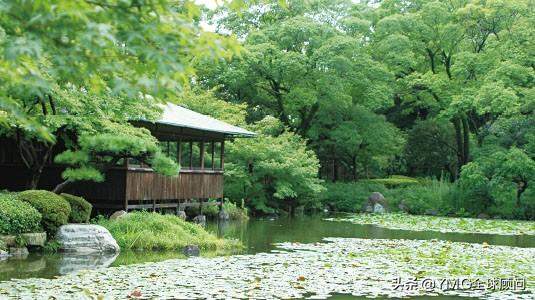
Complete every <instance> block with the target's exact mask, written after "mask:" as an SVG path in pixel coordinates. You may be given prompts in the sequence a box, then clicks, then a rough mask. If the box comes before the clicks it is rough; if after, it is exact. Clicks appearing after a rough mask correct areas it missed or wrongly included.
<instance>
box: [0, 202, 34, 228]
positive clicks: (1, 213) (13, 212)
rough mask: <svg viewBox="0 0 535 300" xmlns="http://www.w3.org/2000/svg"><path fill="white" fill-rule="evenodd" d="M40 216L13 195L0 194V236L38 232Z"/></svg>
mask: <svg viewBox="0 0 535 300" xmlns="http://www.w3.org/2000/svg"><path fill="white" fill-rule="evenodd" d="M40 231H42V229H41V214H40V213H39V212H38V211H37V210H36V209H35V208H33V207H32V206H31V205H29V204H28V203H26V202H23V201H20V200H19V199H17V196H16V194H15V193H3V192H0V234H19V233H27V232H40Z"/></svg>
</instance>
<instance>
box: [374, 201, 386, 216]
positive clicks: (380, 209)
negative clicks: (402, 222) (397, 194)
mask: <svg viewBox="0 0 535 300" xmlns="http://www.w3.org/2000/svg"><path fill="white" fill-rule="evenodd" d="M373 213H375V214H384V213H385V208H384V207H383V206H382V205H381V204H379V203H375V205H374V206H373Z"/></svg>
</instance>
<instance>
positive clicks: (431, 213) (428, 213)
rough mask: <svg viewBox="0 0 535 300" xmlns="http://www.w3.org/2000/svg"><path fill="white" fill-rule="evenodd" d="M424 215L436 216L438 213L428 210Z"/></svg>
mask: <svg viewBox="0 0 535 300" xmlns="http://www.w3.org/2000/svg"><path fill="white" fill-rule="evenodd" d="M424 214H426V215H428V216H438V211H437V210H436V209H428V210H426V211H425V213H424Z"/></svg>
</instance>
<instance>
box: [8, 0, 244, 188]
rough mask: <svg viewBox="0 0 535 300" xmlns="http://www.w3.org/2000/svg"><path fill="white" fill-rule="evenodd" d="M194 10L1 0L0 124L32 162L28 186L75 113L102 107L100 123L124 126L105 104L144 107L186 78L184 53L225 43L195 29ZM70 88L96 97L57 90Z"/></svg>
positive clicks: (71, 128)
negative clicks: (66, 95) (80, 100)
mask: <svg viewBox="0 0 535 300" xmlns="http://www.w3.org/2000/svg"><path fill="white" fill-rule="evenodd" d="M199 17H200V10H199V8H198V7H197V6H196V5H194V4H192V3H190V2H189V1H184V2H180V3H176V2H175V1H159V0H158V1H152V0H151V1H118V2H117V1H106V0H103V1H88V0H78V1H18V0H13V1H4V2H3V3H2V5H1V6H0V81H2V85H1V86H0V110H1V111H0V125H3V127H4V134H5V135H9V136H11V137H14V139H15V140H16V142H17V145H18V148H19V152H20V156H21V157H22V160H23V161H24V163H25V165H26V166H27V167H28V168H29V169H30V170H31V172H32V178H31V180H30V182H29V183H28V186H29V187H30V188H35V187H36V186H37V183H38V181H39V178H40V175H41V172H42V170H43V167H44V165H45V164H46V163H47V162H48V161H50V160H51V156H52V155H53V153H54V151H55V148H56V145H58V143H59V142H61V141H60V139H61V138H63V137H65V136H66V135H71V136H72V135H83V134H84V131H86V130H87V128H84V124H81V123H80V122H78V121H77V118H78V117H80V116H89V115H90V114H91V113H92V112H93V111H94V110H102V111H103V112H105V113H106V120H108V121H109V124H113V122H115V121H119V122H122V126H128V124H127V123H125V122H124V118H122V117H123V116H121V111H114V110H113V108H117V106H121V107H123V108H125V107H137V105H138V104H148V105H149V107H152V106H153V104H154V103H156V102H157V101H158V98H156V97H158V96H159V97H162V98H163V97H165V96H168V95H174V94H175V93H177V92H180V90H181V89H182V87H183V86H184V85H186V84H187V83H188V82H189V76H191V75H192V74H193V69H192V68H191V59H192V57H194V56H213V55H215V56H216V57H218V56H220V55H226V53H227V50H232V49H233V47H234V45H235V44H234V43H233V42H232V39H231V38H227V37H221V36H217V35H215V34H213V33H206V32H203V31H202V30H201V29H200V26H199V23H198V20H199ZM72 91H77V92H79V93H83V94H84V97H86V96H87V97H92V98H93V99H94V100H96V99H97V98H101V99H100V100H99V101H96V103H95V106H94V107H92V106H91V104H90V103H78V101H77V100H76V99H75V98H71V99H69V100H66V99H65V98H62V95H63V94H64V93H71V92H72ZM147 95H152V96H155V97H147ZM104 100H106V101H104ZM108 100H111V101H114V102H115V103H114V105H112V108H109V107H108V102H107V101H108ZM97 103H98V104H100V105H102V106H100V107H97V106H96V104H97ZM80 108H83V109H87V110H86V111H83V112H80V110H79V109H80ZM142 111H146V110H142ZM130 112H132V110H131V111H130ZM84 120H85V121H88V120H87V118H84ZM89 121H90V124H88V125H87V126H89V127H91V126H94V125H95V124H94V123H95V122H93V123H91V121H95V120H89ZM96 123H99V125H98V126H102V125H106V123H104V122H96ZM77 130H81V131H79V132H78V131H77ZM69 140H70V141H71V142H72V141H76V140H75V139H73V138H70V139H69ZM66 146H67V147H68V148H77V147H79V146H80V145H73V144H67V145H66Z"/></svg>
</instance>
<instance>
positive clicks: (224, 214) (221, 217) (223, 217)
mask: <svg viewBox="0 0 535 300" xmlns="http://www.w3.org/2000/svg"><path fill="white" fill-rule="evenodd" d="M218 217H219V220H224V221H227V220H229V219H230V215H229V214H228V212H226V211H224V210H220V211H219V214H218Z"/></svg>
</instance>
